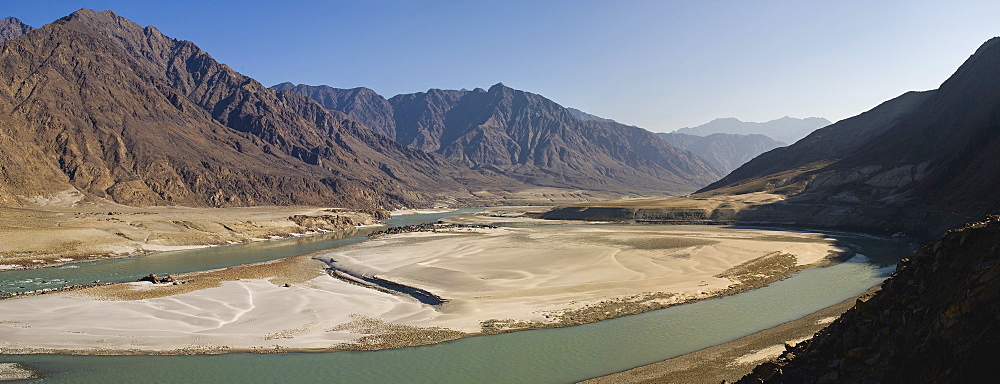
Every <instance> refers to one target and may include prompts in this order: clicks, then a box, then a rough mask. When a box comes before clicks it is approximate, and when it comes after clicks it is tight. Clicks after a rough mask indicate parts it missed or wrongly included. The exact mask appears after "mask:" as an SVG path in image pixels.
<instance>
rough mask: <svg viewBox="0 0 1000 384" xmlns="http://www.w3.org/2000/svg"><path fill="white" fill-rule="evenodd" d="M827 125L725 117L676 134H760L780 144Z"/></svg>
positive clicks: (815, 120)
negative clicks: (760, 121) (755, 120)
mask: <svg viewBox="0 0 1000 384" xmlns="http://www.w3.org/2000/svg"><path fill="white" fill-rule="evenodd" d="M827 125H830V120H827V119H824V118H821V117H807V118H805V119H797V118H794V117H788V116H785V117H782V118H780V119H775V120H771V121H766V122H763V123H756V122H750V121H740V120H739V119H736V118H732V117H725V118H720V119H715V120H712V121H710V122H708V123H705V124H702V125H699V126H697V127H690V128H681V129H678V130H676V131H674V132H675V133H683V134H688V135H696V136H708V135H711V134H713V133H730V134H736V135H751V134H760V135H765V136H767V137H770V138H772V139H774V140H777V141H780V142H784V143H794V142H796V141H799V139H802V138H803V137H806V135H808V134H809V133H811V132H812V131H815V130H816V129H817V128H822V127H825V126H827Z"/></svg>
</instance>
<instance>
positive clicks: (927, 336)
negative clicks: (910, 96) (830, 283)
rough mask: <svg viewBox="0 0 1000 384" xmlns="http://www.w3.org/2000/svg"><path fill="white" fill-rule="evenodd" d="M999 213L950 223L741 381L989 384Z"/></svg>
mask: <svg viewBox="0 0 1000 384" xmlns="http://www.w3.org/2000/svg"><path fill="white" fill-rule="evenodd" d="M998 313H1000V217H997V216H993V217H990V218H988V219H987V220H985V221H982V222H975V223H970V224H966V225H965V226H963V227H960V228H958V229H955V230H952V231H949V232H948V233H946V234H945V235H944V236H943V237H942V238H941V239H940V240H938V241H937V242H934V243H932V244H930V245H927V246H925V247H923V248H921V249H920V250H918V251H917V252H915V253H914V254H913V256H912V257H911V258H910V259H905V260H903V261H902V262H900V264H899V267H898V269H897V271H896V272H895V273H894V274H893V275H892V277H890V278H889V279H888V280H886V281H885V282H884V283H883V284H882V289H881V291H879V292H878V293H876V294H875V295H874V296H872V297H871V298H870V299H868V300H867V301H863V300H859V301H858V302H857V304H856V305H855V306H854V307H853V308H851V309H850V310H849V311H847V312H846V313H844V315H843V316H841V317H840V318H839V319H837V320H836V321H834V322H833V323H832V324H830V326H828V327H827V328H826V329H824V330H822V331H820V332H819V333H817V334H816V336H815V337H813V338H812V339H811V340H808V341H805V342H802V343H799V344H798V345H796V346H786V352H784V353H783V354H782V355H781V356H780V357H779V358H778V359H777V360H776V361H775V362H773V363H765V364H762V365H760V366H758V367H757V368H756V369H754V371H753V373H752V374H750V375H748V376H746V377H744V378H743V379H742V380H740V383H985V382H992V381H993V380H994V378H995V371H996V367H994V366H993V364H995V363H996V357H997V349H998V348H1000V319H998V317H997V314H998Z"/></svg>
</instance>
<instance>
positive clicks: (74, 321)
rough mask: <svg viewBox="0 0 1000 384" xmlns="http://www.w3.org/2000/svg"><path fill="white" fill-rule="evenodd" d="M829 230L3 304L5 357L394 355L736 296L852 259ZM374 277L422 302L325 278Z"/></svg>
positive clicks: (446, 254) (541, 237)
mask: <svg viewBox="0 0 1000 384" xmlns="http://www.w3.org/2000/svg"><path fill="white" fill-rule="evenodd" d="M842 251H843V250H842V249H839V248H838V247H837V246H836V245H835V240H834V239H831V238H828V237H826V236H824V235H822V234H818V233H806V232H795V231H776V230H765V229H738V228H724V227H717V226H661V225H655V226H654V225H648V226H623V225H595V226H585V225H579V226H559V227H530V228H508V227H501V228H493V229H488V228H487V229H465V228H460V229H453V230H447V231H444V230H443V231H439V232H416V233H406V234H397V235H389V236H383V237H378V238H376V239H374V240H371V241H367V242H364V243H360V244H355V245H351V246H347V247H343V248H337V249H333V250H330V251H325V252H321V253H318V254H312V255H303V256H297V257H292V258H288V259H282V260H276V261H271V262H266V263H259V264H253V265H243V266H237V267H231V268H226V269H222V270H216V271H207V272H199V273H191V274H185V275H177V276H175V277H176V278H177V279H178V280H179V281H181V282H185V283H184V284H180V285H152V284H149V283H132V284H116V285H111V286H102V287H95V288H89V289H85V290H79V291H73V292H68V293H58V294H48V295H40V296H33V297H26V298H20V299H12V300H2V301H0V353H79V354H131V353H166V354H187V353H225V352H238V351H256V352H268V351H318V350H336V349H384V348H394V347H400V346H408V345H422V344H430V343H436V342H440V341H445V340H451V339H455V338H459V337H464V336H469V335H477V334H489V333H497V332H506V331H511V330H519V329H531V328H544V327H555V326H567V325H575V324H581V323H588V322H593V321H598V320H602V319H606V318H613V317H619V316H625V315H629V314H634V313H639V312H644V311H648V310H652V309H657V308H662V307H665V306H669V305H673V304H677V303H684V302H690V301H694V300H700V299H704V298H710V297H716V296H721V295H728V294H733V293H737V292H740V291H743V290H747V289H753V288H756V287H759V286H763V285H766V284H768V283H770V282H772V281H774V280H777V279H780V278H783V277H785V276H787V275H788V274H790V273H792V272H794V271H798V270H801V269H803V268H807V267H811V266H816V265H821V264H824V263H827V262H829V260H830V256H832V255H836V254H838V252H842ZM330 266H332V267H335V268H336V269H337V270H340V271H343V272H345V273H348V274H350V275H354V276H367V277H373V276H375V277H378V278H380V279H384V280H387V281H391V282H393V283H397V284H402V285H405V286H410V287H417V288H420V289H423V290H426V291H428V292H430V293H432V294H434V295H437V296H438V297H440V298H443V299H444V300H446V302H445V303H443V304H439V305H428V304H423V303H421V302H419V301H417V300H415V299H413V298H411V297H410V296H406V295H402V294H398V293H394V292H386V290H385V289H373V288H377V287H372V286H370V285H364V284H358V282H357V281H354V282H352V281H347V280H348V279H338V278H335V277H333V276H331V274H328V271H327V269H326V268H327V267H330Z"/></svg>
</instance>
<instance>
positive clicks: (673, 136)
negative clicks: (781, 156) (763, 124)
mask: <svg viewBox="0 0 1000 384" xmlns="http://www.w3.org/2000/svg"><path fill="white" fill-rule="evenodd" d="M656 135H657V136H659V137H660V138H661V139H663V140H666V141H667V142H668V143H670V145H673V146H675V147H677V148H680V149H683V150H686V151H691V153H694V154H695V155H698V156H701V158H703V159H705V160H708V162H709V164H712V165H713V166H715V167H716V168H718V169H719V170H721V171H723V172H724V173H729V172H731V171H732V170H734V169H736V168H737V167H739V166H741V165H743V163H746V162H747V161H750V159H753V158H754V157H757V155H760V154H761V153H764V152H767V151H770V150H772V149H774V148H778V147H782V146H785V145H786V144H785V143H781V142H777V141H774V140H773V139H771V138H770V137H767V136H764V135H759V134H751V135H737V134H732V133H713V134H711V135H708V136H695V135H688V134H684V133H657V134H656Z"/></svg>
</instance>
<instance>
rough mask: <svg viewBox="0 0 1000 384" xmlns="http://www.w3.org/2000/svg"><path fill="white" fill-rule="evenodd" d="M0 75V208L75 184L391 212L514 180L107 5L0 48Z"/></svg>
mask: <svg viewBox="0 0 1000 384" xmlns="http://www.w3.org/2000/svg"><path fill="white" fill-rule="evenodd" d="M8 24H10V23H8ZM0 73H3V74H4V76H3V78H2V79H0V176H2V178H0V203H3V204H21V203H24V202H25V201H26V200H29V199H31V198H32V197H33V196H46V195H53V194H57V193H59V192H60V191H73V190H77V191H80V192H83V193H84V194H85V195H86V196H88V197H90V198H96V199H100V198H106V199H110V200H112V201H115V202H119V203H123V204H130V205H153V204H184V205H192V206H206V205H208V206H240V205H262V204H280V205H287V204H311V205H343V206H352V207H377V206H385V207H393V206H400V205H418V204H428V203H429V202H430V201H434V200H435V199H438V198H445V197H446V196H441V195H442V194H443V193H445V192H449V193H450V194H451V195H458V194H460V193H461V192H462V191H466V190H467V189H466V188H467V187H468V188H475V190H477V191H478V190H483V189H491V188H492V187H494V186H499V187H503V188H517V187H518V186H519V185H520V184H519V183H517V182H516V181H514V180H510V179H505V178H503V177H502V176H498V175H486V174H484V173H482V172H474V171H471V170H468V169H467V168H464V167H461V166H459V165H457V164H455V163H454V162H452V161H449V160H447V159H444V158H443V157H442V156H439V155H435V154H428V153H424V152H421V151H416V150H412V149H409V148H405V147H403V146H400V145H398V144H396V143H394V142H393V141H392V140H390V139H389V138H386V137H384V136H381V135H377V134H374V133H372V132H371V130H370V129H369V128H368V127H365V126H364V125H362V124H360V123H357V122H355V121H353V120H351V119H350V118H349V117H348V116H347V115H345V114H342V113H339V112H332V111H329V110H327V109H325V108H323V107H322V106H321V105H319V104H317V103H316V102H315V101H313V100H311V99H309V98H307V97H304V96H301V95H299V94H296V93H292V92H287V91H285V92H276V91H274V90H271V89H268V88H265V87H264V86H262V85H261V84H260V83H258V82H257V81H255V80H253V79H251V78H249V77H246V76H244V75H241V74H239V73H237V72H236V71H233V70H232V69H231V68H229V67H228V66H226V65H224V64H220V63H218V62H217V61H215V60H214V59H213V58H212V57H211V56H209V55H208V54H207V53H205V52H204V51H202V50H201V49H199V48H198V47H197V46H196V45H194V44H193V43H191V42H188V41H181V40H176V39H171V38H169V37H167V36H164V35H163V34H161V33H160V32H159V31H157V30H156V29H155V28H153V27H145V28H143V27H141V26H139V25H137V24H135V23H133V22H131V21H129V20H127V19H125V18H123V17H120V16H118V15H117V14H115V13H114V12H111V11H104V12H100V13H98V12H94V11H91V10H87V9H83V10H80V11H77V12H74V13H73V14H71V15H69V16H67V17H65V18H62V19H60V20H57V21H55V22H53V23H51V24H49V25H46V26H44V27H42V28H40V29H37V30H34V31H31V32H29V33H27V34H26V35H24V36H21V37H20V38H16V39H13V40H10V41H7V42H6V43H4V44H3V45H0ZM469 186H471V187H469Z"/></svg>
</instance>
